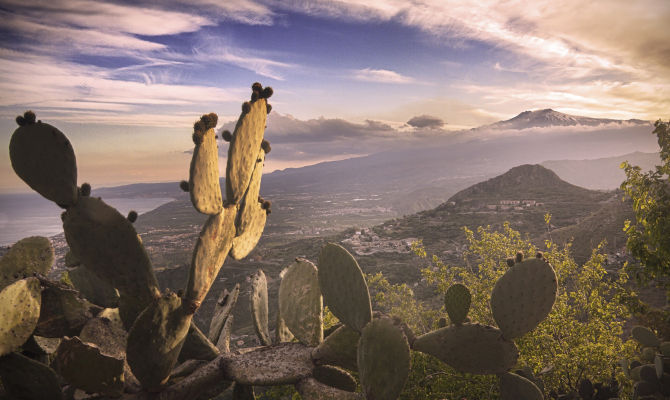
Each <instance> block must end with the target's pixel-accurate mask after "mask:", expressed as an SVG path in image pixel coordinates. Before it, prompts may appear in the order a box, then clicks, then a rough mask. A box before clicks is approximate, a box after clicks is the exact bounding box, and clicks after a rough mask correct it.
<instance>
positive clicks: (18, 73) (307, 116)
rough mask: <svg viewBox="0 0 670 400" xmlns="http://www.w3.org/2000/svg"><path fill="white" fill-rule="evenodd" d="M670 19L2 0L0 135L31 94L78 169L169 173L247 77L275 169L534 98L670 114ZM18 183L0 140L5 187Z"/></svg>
mask: <svg viewBox="0 0 670 400" xmlns="http://www.w3.org/2000/svg"><path fill="white" fill-rule="evenodd" d="M668 20H670V2H668V1H667V0H642V1H634V2H631V1H622V0H607V1H605V0H603V1H583V0H579V1H578V0H552V1H533V2H527V1H487V0H480V1H467V2H465V1H449V0H424V1H400V0H397V1H396V0H386V1H381V0H369V1H357V0H344V1H299V0H286V1H281V2H277V1H266V0H229V1H225V2H224V1H218V0H189V1H185V0H165V1H145V2H130V1H128V2H122V1H117V2H106V1H85V0H51V1H49V2H43V1H36V0H0V21H2V22H0V35H1V36H0V37H1V38H2V39H0V132H1V136H0V138H1V140H0V141H1V142H2V144H3V145H5V148H6V145H7V143H8V142H9V137H10V134H11V132H12V131H13V130H14V129H15V127H16V125H15V123H14V121H13V120H14V117H15V116H16V115H17V114H19V113H22V112H23V111H24V110H26V109H33V110H34V111H35V112H36V113H37V114H38V118H40V119H42V120H43V121H45V122H49V123H51V124H53V125H55V126H57V127H59V128H61V130H63V131H64V132H65V133H66V134H68V136H69V137H70V138H71V141H72V142H73V145H74V147H75V150H76V151H77V156H78V164H79V176H80V181H81V182H83V181H85V180H86V181H90V182H91V183H93V184H94V185H97V186H100V185H112V184H121V183H130V182H140V181H143V182H148V181H172V180H180V179H183V178H185V175H186V171H187V169H188V160H189V154H188V152H187V150H188V149H189V148H191V147H192V144H191V143H190V127H191V126H192V124H193V122H194V121H195V120H196V119H197V118H198V116H199V115H200V114H202V113H205V112H211V111H214V112H217V113H218V114H219V116H220V121H221V123H220V126H223V125H225V124H226V123H230V121H234V120H235V119H236V118H237V116H238V115H239V111H240V104H241V103H242V102H243V101H245V100H246V99H247V98H248V96H249V93H250V89H249V88H250V85H251V83H253V82H255V81H259V82H261V83H263V84H264V85H270V86H272V87H273V88H274V89H275V96H273V97H272V99H271V103H272V105H273V107H274V108H273V112H272V114H271V116H270V117H271V118H270V119H269V121H268V133H269V135H268V136H269V137H272V132H273V130H274V131H275V132H281V133H284V134H286V133H287V132H289V133H290V132H293V131H295V132H297V133H296V137H295V140H292V141H291V142H292V143H293V144H291V145H290V146H289V145H286V146H283V147H282V146H280V147H279V148H277V150H278V151H277V152H275V153H274V154H273V156H274V158H273V156H270V157H268V162H267V167H268V168H267V169H268V170H269V171H271V170H273V169H276V168H285V167H287V166H300V165H306V164H310V163H313V162H318V161H322V160H329V159H341V158H346V157H350V156H354V155H360V154H367V153H369V152H371V151H372V149H379V148H389V147H392V146H394V145H398V143H401V144H403V143H405V142H407V141H411V140H420V138H422V137H426V136H430V135H429V134H434V135H441V134H445V132H449V131H454V130H459V129H463V128H470V127H475V126H479V125H482V124H487V123H491V122H494V121H497V120H501V119H508V118H511V117H513V116H514V115H516V114H518V113H519V112H521V111H523V110H528V109H539V108H553V109H555V110H558V111H561V112H566V113H570V114H579V115H586V116H592V117H606V118H620V119H628V118H640V119H648V120H655V119H657V118H667V117H668V115H667V114H668V110H669V108H670V63H668V62H667V61H668V60H669V59H670V40H669V39H670V36H669V35H668V33H667V21H668ZM421 115H428V116H431V117H434V118H436V119H437V120H442V121H444V123H445V124H444V125H442V126H437V127H432V128H431V129H430V132H428V133H429V134H426V132H424V131H425V129H424V128H419V127H413V126H410V125H408V124H407V121H409V120H410V119H411V118H413V117H416V116H421ZM433 128H434V129H433ZM329 129H331V130H329ZM332 129H345V130H346V129H350V131H351V132H354V131H355V132H356V135H357V138H359V139H361V140H360V141H353V140H351V137H349V141H348V142H347V141H345V140H344V139H342V138H341V137H340V136H338V132H337V131H332ZM419 131H420V132H419ZM300 132H302V134H298V133H300ZM314 132H319V133H318V135H321V136H317V135H316V134H314ZM345 136H346V135H345ZM336 137H337V138H338V139H337V140H335V139H332V140H331V139H330V138H336ZM322 142H323V143H328V145H327V146H326V147H325V148H327V149H328V150H329V151H320V152H312V150H313V149H314V148H315V144H318V143H322ZM363 142H367V143H368V144H369V146H362V145H360V143H363ZM323 148H324V147H322V149H323ZM222 162H223V160H222ZM23 189H25V185H23V184H22V183H21V182H20V181H19V180H18V179H17V178H16V177H15V176H14V174H13V172H12V171H11V167H10V164H9V160H8V155H7V154H6V152H5V153H2V154H0V191H4V192H6V191H13V190H23Z"/></svg>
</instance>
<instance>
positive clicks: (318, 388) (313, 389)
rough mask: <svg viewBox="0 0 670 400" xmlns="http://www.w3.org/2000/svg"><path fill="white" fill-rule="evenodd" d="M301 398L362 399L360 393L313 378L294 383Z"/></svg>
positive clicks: (319, 399)
mask: <svg viewBox="0 0 670 400" xmlns="http://www.w3.org/2000/svg"><path fill="white" fill-rule="evenodd" d="M295 387H296V389H297V390H298V393H300V397H301V398H302V399H303V400H364V399H365V398H364V397H363V395H362V394H360V393H352V392H347V391H344V390H339V389H336V388H334V387H330V386H328V385H325V384H323V383H321V382H319V381H317V380H316V379H314V378H307V379H303V380H301V381H300V382H298V383H297V384H296V385H295Z"/></svg>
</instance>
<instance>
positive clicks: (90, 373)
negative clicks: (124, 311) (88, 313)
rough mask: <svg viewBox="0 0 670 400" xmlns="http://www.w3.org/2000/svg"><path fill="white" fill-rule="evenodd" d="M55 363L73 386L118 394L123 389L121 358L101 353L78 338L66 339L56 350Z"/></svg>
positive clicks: (59, 371)
mask: <svg viewBox="0 0 670 400" xmlns="http://www.w3.org/2000/svg"><path fill="white" fill-rule="evenodd" d="M54 365H55V367H56V370H57V371H58V373H59V374H60V375H61V376H62V377H63V378H64V379H65V380H66V381H67V382H68V383H69V384H71V385H72V386H74V387H76V388H79V389H82V390H85V391H87V392H93V393H101V394H106V395H110V396H118V395H120V394H121V392H122V391H123V382H124V380H123V358H122V357H114V356H112V355H108V354H104V353H103V352H102V351H101V350H100V348H98V347H97V346H96V345H94V344H91V343H84V342H82V341H81V339H79V338H78V337H76V336H75V337H73V338H65V339H63V341H62V342H61V344H60V346H58V350H56V358H55V359H54Z"/></svg>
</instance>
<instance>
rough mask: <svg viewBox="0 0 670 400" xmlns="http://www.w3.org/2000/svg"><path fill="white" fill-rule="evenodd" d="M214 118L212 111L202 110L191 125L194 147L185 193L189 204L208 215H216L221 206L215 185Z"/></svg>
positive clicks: (216, 183)
mask: <svg viewBox="0 0 670 400" xmlns="http://www.w3.org/2000/svg"><path fill="white" fill-rule="evenodd" d="M217 121H218V116H217V115H216V114H214V113H211V114H205V115H203V116H202V117H201V118H200V120H199V121H198V122H196V123H195V125H194V127H193V130H194V132H193V141H194V142H195V149H194V150H193V157H192V158H191V170H190V177H189V181H188V183H189V193H190V196H191V202H192V203H193V207H195V209H196V210H198V212H201V213H203V214H208V215H216V214H218V213H220V212H221V210H222V209H223V200H222V197H221V186H220V185H219V151H218V148H217V145H216V132H214V128H215V127H216V123H217Z"/></svg>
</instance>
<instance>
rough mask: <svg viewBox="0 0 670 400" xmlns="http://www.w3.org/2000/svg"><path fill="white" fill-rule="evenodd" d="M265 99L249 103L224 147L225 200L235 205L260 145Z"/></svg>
mask: <svg viewBox="0 0 670 400" xmlns="http://www.w3.org/2000/svg"><path fill="white" fill-rule="evenodd" d="M266 104H267V103H266V101H265V99H258V100H256V101H254V102H253V103H251V108H250V110H249V112H247V113H244V112H243V113H242V115H240V119H239V120H238V121H237V125H236V126H235V132H234V133H233V138H232V139H231V140H230V147H228V163H227V165H226V201H227V202H228V203H231V204H237V203H238V202H239V201H240V200H241V199H242V196H244V193H245V192H246V191H247V187H248V186H249V181H250V180H251V174H252V173H253V171H254V168H255V166H256V158H257V157H256V156H257V155H258V149H260V148H261V142H262V141H263V133H264V132H265V119H266V117H267V106H266Z"/></svg>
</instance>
